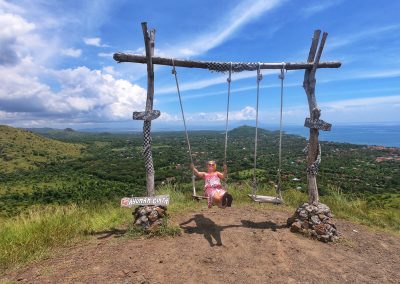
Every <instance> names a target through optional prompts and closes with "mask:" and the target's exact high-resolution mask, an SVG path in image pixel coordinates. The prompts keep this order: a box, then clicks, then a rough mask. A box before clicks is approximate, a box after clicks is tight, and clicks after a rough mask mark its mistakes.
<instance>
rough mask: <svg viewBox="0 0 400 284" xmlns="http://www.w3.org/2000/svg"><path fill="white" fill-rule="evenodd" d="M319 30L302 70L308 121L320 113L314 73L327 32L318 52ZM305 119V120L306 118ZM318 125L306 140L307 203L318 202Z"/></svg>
mask: <svg viewBox="0 0 400 284" xmlns="http://www.w3.org/2000/svg"><path fill="white" fill-rule="evenodd" d="M320 34H321V31H319V30H316V31H315V32H314V37H313V39H312V43H311V47H310V52H309V54H308V59H307V61H308V62H309V63H312V65H313V66H312V68H311V69H307V70H305V72H304V81H303V87H304V90H305V92H306V94H307V100H308V107H309V111H310V121H313V122H314V121H318V120H319V117H320V115H321V110H320V109H319V108H318V105H317V100H316V97H315V84H316V80H315V73H316V71H317V68H318V65H319V60H320V59H321V55H322V50H323V48H324V45H325V41H326V38H327V36H328V34H327V33H323V35H322V40H321V43H320V44H319V48H318V52H317V47H318V43H319V37H320ZM306 121H307V120H306ZM318 129H319V128H318V127H311V128H310V137H309V140H308V143H309V146H308V156H307V185H308V202H309V204H314V205H317V204H318V203H319V193H318V186H317V177H316V173H317V170H318V169H317V167H316V166H315V165H316V161H317V160H318V155H319V153H320V152H321V149H320V146H319V142H318V135H319V132H318Z"/></svg>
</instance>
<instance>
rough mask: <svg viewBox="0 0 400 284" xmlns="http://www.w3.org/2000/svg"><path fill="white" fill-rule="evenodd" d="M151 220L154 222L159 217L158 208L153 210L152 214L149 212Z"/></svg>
mask: <svg viewBox="0 0 400 284" xmlns="http://www.w3.org/2000/svg"><path fill="white" fill-rule="evenodd" d="M148 218H149V220H150V221H151V222H154V221H156V220H157V219H158V212H157V211H156V210H154V211H152V212H151V213H150V214H149V217H148Z"/></svg>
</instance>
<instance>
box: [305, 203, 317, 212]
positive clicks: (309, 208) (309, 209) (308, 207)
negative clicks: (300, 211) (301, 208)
mask: <svg viewBox="0 0 400 284" xmlns="http://www.w3.org/2000/svg"><path fill="white" fill-rule="evenodd" d="M314 208H315V207H314V206H312V205H308V206H306V207H305V209H306V210H307V212H308V213H311V212H313V210H314Z"/></svg>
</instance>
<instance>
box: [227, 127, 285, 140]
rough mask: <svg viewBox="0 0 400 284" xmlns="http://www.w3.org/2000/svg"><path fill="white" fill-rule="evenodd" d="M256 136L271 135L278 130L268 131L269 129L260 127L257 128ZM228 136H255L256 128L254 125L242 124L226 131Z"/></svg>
mask: <svg viewBox="0 0 400 284" xmlns="http://www.w3.org/2000/svg"><path fill="white" fill-rule="evenodd" d="M257 133H258V136H259V137H261V136H263V135H273V134H277V133H279V132H277V131H269V130H265V129H262V128H258V131H257ZM228 135H229V137H236V138H240V137H249V136H251V137H255V135H256V128H255V127H254V126H248V125H243V126H239V127H237V128H234V129H232V130H230V131H229V132H228Z"/></svg>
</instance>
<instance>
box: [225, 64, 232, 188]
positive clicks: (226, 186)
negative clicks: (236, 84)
mask: <svg viewBox="0 0 400 284" xmlns="http://www.w3.org/2000/svg"><path fill="white" fill-rule="evenodd" d="M226 81H227V82H228V99H227V104H226V123H225V149H224V165H226V164H227V161H226V158H227V154H226V152H227V149H228V121H229V101H230V96H231V81H232V62H231V67H230V69H229V76H228V79H226ZM227 181H228V173H226V177H225V188H226V190H227V188H228V182H227Z"/></svg>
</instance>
